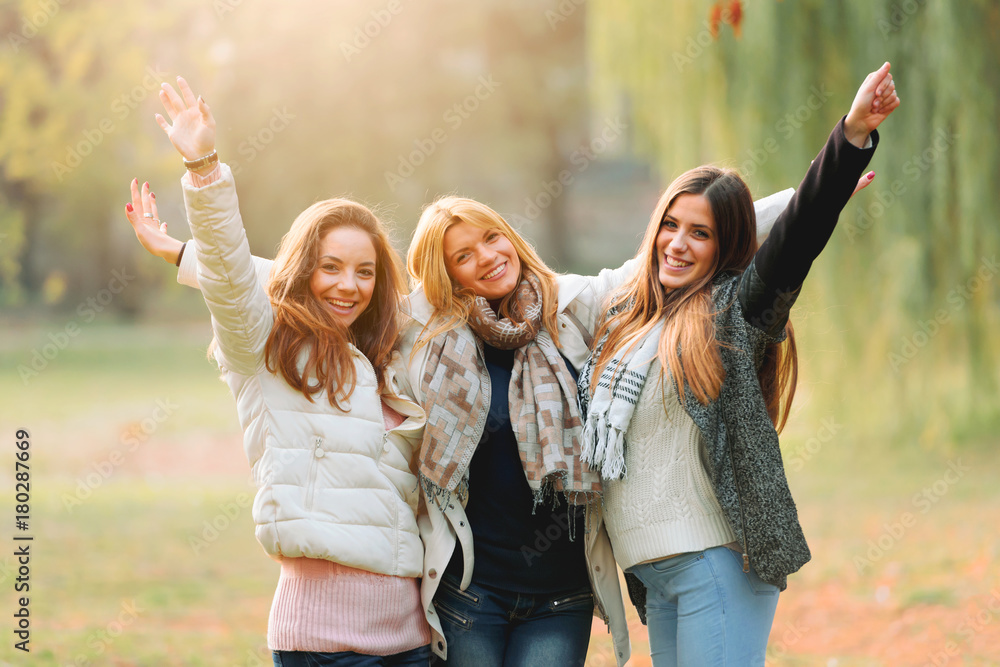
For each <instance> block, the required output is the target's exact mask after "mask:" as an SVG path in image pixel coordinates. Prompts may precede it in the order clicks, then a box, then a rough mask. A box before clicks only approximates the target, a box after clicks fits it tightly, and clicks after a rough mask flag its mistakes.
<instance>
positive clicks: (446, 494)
mask: <svg viewBox="0 0 1000 667" xmlns="http://www.w3.org/2000/svg"><path fill="white" fill-rule="evenodd" d="M420 486H421V488H423V490H424V496H425V497H426V498H427V499H428V500H430V501H432V502H433V503H434V504H435V505H437V506H438V509H439V510H441V511H442V512H443V511H444V510H445V508H446V507H447V506H448V504H449V503H450V502H451V498H452V496H455V497H456V498H458V501H459V502H460V503H463V504H464V503H465V501H466V499H468V497H469V478H468V477H464V478H462V481H460V482H459V483H458V486H457V487H456V488H455V490H454V491H450V490H448V489H445V488H442V487H440V486H438V485H437V484H435V483H434V482H433V481H431V479H430V478H428V477H427V476H425V475H424V474H423V473H421V474H420Z"/></svg>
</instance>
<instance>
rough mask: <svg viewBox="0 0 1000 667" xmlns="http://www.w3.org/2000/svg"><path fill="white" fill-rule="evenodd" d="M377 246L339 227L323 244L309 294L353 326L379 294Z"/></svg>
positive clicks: (350, 229) (351, 229)
mask: <svg viewBox="0 0 1000 667" xmlns="http://www.w3.org/2000/svg"><path fill="white" fill-rule="evenodd" d="M375 263H376V254H375V245H374V244H373V243H372V239H371V237H370V236H369V235H368V234H367V233H365V232H363V231H361V230H360V229H356V228H354V227H335V228H333V229H331V230H330V231H329V232H327V234H326V236H324V237H323V239H322V240H321V241H320V243H319V259H318V260H317V263H316V268H315V269H313V272H312V276H310V278H309V291H310V292H312V295H313V296H314V297H316V299H317V300H319V301H320V302H322V303H323V304H324V305H325V306H326V307H327V308H329V309H330V311H331V312H332V313H333V314H334V316H335V317H337V318H338V319H339V320H340V321H341V322H343V323H344V326H350V325H351V324H353V323H354V321H355V320H356V319H358V316H360V315H361V313H363V312H364V311H365V308H367V307H368V304H369V303H371V300H372V294H373V293H374V292H375Z"/></svg>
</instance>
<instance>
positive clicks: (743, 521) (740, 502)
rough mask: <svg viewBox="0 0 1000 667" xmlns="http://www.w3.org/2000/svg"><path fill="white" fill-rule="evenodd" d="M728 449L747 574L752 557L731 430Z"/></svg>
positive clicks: (727, 436)
mask: <svg viewBox="0 0 1000 667" xmlns="http://www.w3.org/2000/svg"><path fill="white" fill-rule="evenodd" d="M726 444H727V445H728V446H727V447H726V449H727V453H728V454H729V467H730V468H732V471H733V484H734V485H736V504H737V505H739V506H740V527H741V528H742V530H743V539H742V540H740V546H741V547H742V548H743V572H744V573H747V572H749V571H750V556H748V555H747V520H746V517H745V516H744V514H743V498H742V497H741V496H740V481H739V480H738V479H737V478H736V464H735V463H733V446H732V443H731V442H730V441H729V429H728V428H727V429H726Z"/></svg>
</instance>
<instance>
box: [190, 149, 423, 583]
mask: <svg viewBox="0 0 1000 667" xmlns="http://www.w3.org/2000/svg"><path fill="white" fill-rule="evenodd" d="M222 172H223V173H222V178H221V179H220V180H218V181H216V182H214V183H212V184H211V185H207V186H205V187H203V188H195V187H194V186H193V185H191V184H190V182H189V180H188V177H187V176H185V177H184V179H183V180H182V184H183V186H184V199H185V202H186V204H187V211H188V216H189V218H190V220H189V222H190V225H191V229H192V231H193V233H194V237H195V240H196V241H197V243H196V247H195V248H190V247H189V248H188V249H187V250H188V252H185V256H184V259H186V260H188V267H187V268H188V270H189V271H188V276H187V280H186V281H185V282H188V283H189V284H190V282H191V278H192V276H191V275H190V269H191V266H192V264H191V263H192V260H195V256H196V255H197V260H196V262H195V264H194V268H195V275H194V277H195V278H196V283H195V284H196V286H200V288H201V290H202V293H203V294H204V296H205V302H206V303H207V304H208V307H209V310H210V311H211V314H212V330H213V332H214V334H215V340H216V346H215V351H214V355H215V359H216V361H218V363H219V366H220V368H221V369H222V377H223V379H224V380H225V381H226V383H227V384H228V385H229V388H230V390H231V391H232V393H233V396H234V397H235V398H236V405H237V412H238V415H239V420H240V425H241V427H242V428H243V434H244V436H243V443H244V448H245V450H246V456H247V460H248V461H249V462H250V467H251V470H252V473H253V479H254V481H255V482H256V484H257V486H258V491H257V494H256V497H255V498H254V503H253V518H254V523H255V524H256V535H257V540H258V541H259V542H260V544H261V546H263V547H264V550H265V551H266V552H267V553H268V554H269V555H271V556H274V557H279V556H285V557H290V558H295V557H301V556H304V557H308V558H323V559H326V560H331V561H335V562H337V563H341V564H343V565H347V566H349V567H354V568H359V569H363V570H368V571H370V572H377V573H379V574H386V575H393V576H401V577H419V576H421V574H422V571H423V555H424V550H423V544H422V543H421V540H420V536H419V533H418V528H417V522H416V513H417V508H418V501H419V494H418V490H417V478H416V476H415V475H414V474H413V472H412V471H411V469H410V462H411V461H412V459H413V455H414V453H415V452H416V449H417V448H419V446H420V440H421V437H422V435H423V424H424V414H423V410H421V408H420V407H419V406H418V405H417V404H416V403H414V402H413V401H412V400H410V399H408V398H406V397H405V396H403V395H401V394H400V392H399V387H400V381H401V380H402V381H403V382H405V380H406V378H405V372H400V371H402V370H403V369H402V365H401V359H400V358H399V356H398V354H397V355H396V358H395V359H394V363H393V365H392V366H391V367H390V368H389V369H388V371H387V374H386V387H387V390H388V391H389V392H391V393H386V394H384V395H383V398H385V401H386V403H387V404H388V405H389V406H391V407H392V408H393V409H394V410H396V411H397V412H399V413H400V414H402V415H403V416H404V417H406V419H405V421H404V422H403V423H402V424H401V425H399V426H398V427H396V428H394V429H392V430H391V431H386V429H385V424H384V422H383V417H382V404H381V401H380V400H379V399H380V397H379V394H378V393H377V381H376V378H375V373H374V370H373V369H372V365H371V363H370V362H369V361H368V359H367V358H366V357H365V356H364V355H363V354H362V353H361V352H360V351H358V350H357V349H356V348H353V347H352V350H351V352H352V354H353V355H354V366H355V371H356V372H357V384H356V385H355V388H354V392H353V393H352V394H351V397H350V400H349V406H346V405H345V408H347V411H339V410H337V409H335V408H333V407H332V406H331V405H330V403H329V401H328V400H327V399H326V395H325V394H318V395H314V400H313V401H312V402H310V401H309V400H307V399H306V398H305V396H303V395H302V393H301V392H299V391H296V390H294V389H292V388H291V387H290V386H289V385H288V384H287V383H286V382H285V381H284V379H283V378H282V377H281V376H280V375H277V374H274V373H271V372H269V371H268V370H267V368H266V367H265V364H264V346H265V343H266V342H267V338H268V335H269V334H270V332H271V328H272V326H273V323H274V314H273V312H272V309H271V304H270V301H269V300H268V297H267V295H266V293H265V291H264V288H263V282H264V280H265V279H266V276H267V271H263V272H261V271H260V270H259V268H258V265H257V264H255V262H254V261H253V259H252V258H251V255H250V249H249V247H248V245H247V241H246V235H245V234H244V230H243V222H242V218H241V217H240V213H239V203H238V201H237V197H236V188H235V184H234V182H233V176H232V173H231V171H230V169H229V167H228V166H226V165H222ZM258 264H259V263H258ZM302 362H304V359H302ZM300 363H301V362H300ZM300 367H301V366H300Z"/></svg>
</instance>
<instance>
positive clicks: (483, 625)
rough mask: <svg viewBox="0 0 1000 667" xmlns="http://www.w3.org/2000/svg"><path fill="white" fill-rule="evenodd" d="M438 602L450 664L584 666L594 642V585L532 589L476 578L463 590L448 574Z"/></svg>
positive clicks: (436, 598) (458, 666)
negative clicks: (544, 591) (548, 591)
mask: <svg viewBox="0 0 1000 667" xmlns="http://www.w3.org/2000/svg"><path fill="white" fill-rule="evenodd" d="M434 607H435V609H437V613H438V618H440V619H441V625H442V627H443V629H444V636H445V639H446V640H447V641H448V660H447V662H445V663H437V664H447V665H448V667H472V666H475V667H538V666H539V665H542V666H544V667H557V666H558V667H575V666H577V665H579V666H580V667H583V664H584V661H585V660H586V658H587V647H588V645H589V644H590V627H591V623H593V617H594V594H593V592H592V591H591V590H590V586H585V587H583V588H579V589H575V590H572V591H565V592H562V593H559V594H558V595H529V594H525V593H511V592H508V591H502V590H497V589H494V588H489V587H486V586H479V585H476V584H475V583H472V584H470V585H469V587H468V588H467V589H465V590H464V591H462V590H459V581H458V579H456V578H455V577H453V576H452V575H449V574H445V575H444V577H443V578H442V579H441V585H440V586H439V587H438V590H437V594H436V595H435V596H434Z"/></svg>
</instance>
